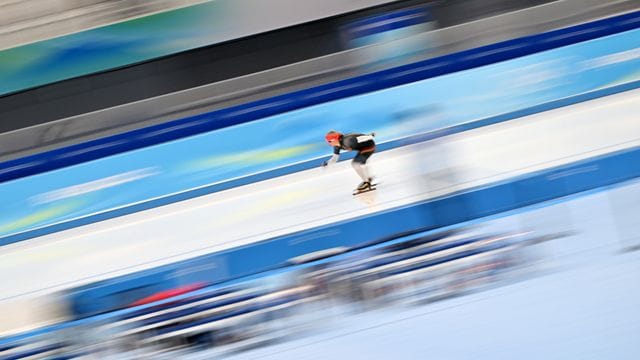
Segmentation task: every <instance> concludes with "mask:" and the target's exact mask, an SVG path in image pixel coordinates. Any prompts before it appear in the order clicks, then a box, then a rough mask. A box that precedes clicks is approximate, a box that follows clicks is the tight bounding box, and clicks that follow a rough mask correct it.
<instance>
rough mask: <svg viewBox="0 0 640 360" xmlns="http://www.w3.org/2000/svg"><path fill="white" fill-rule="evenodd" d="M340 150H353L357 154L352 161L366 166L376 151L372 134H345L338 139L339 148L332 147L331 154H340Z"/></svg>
mask: <svg viewBox="0 0 640 360" xmlns="http://www.w3.org/2000/svg"><path fill="white" fill-rule="evenodd" d="M340 150H354V151H357V152H358V154H357V155H356V157H355V158H354V159H353V161H354V162H357V163H360V164H366V163H367V159H369V157H370V156H371V154H373V152H374V151H375V150H376V143H375V141H374V140H373V135H372V134H359V133H353V134H345V135H343V136H341V137H340V146H334V147H333V153H334V154H336V155H339V154H340Z"/></svg>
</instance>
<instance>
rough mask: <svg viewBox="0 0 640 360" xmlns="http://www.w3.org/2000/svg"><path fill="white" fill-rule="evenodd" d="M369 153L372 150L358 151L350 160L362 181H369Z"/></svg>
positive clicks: (371, 152)
mask: <svg viewBox="0 0 640 360" xmlns="http://www.w3.org/2000/svg"><path fill="white" fill-rule="evenodd" d="M371 154H373V151H370V152H359V153H358V155H356V157H355V158H354V159H353V161H352V162H351V166H352V167H353V169H354V170H355V171H356V173H357V174H358V176H360V178H361V179H362V182H371V175H370V174H369V168H368V167H367V160H368V159H369V157H370V156H371Z"/></svg>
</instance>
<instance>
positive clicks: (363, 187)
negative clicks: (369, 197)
mask: <svg viewBox="0 0 640 360" xmlns="http://www.w3.org/2000/svg"><path fill="white" fill-rule="evenodd" d="M370 187H371V182H369V181H363V182H361V183H360V185H358V188H357V189H356V190H358V191H362V190H366V189H368V188H370Z"/></svg>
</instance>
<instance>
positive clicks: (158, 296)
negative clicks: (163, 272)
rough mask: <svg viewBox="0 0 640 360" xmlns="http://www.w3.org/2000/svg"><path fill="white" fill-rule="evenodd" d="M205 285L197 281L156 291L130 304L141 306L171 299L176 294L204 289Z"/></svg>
mask: <svg viewBox="0 0 640 360" xmlns="http://www.w3.org/2000/svg"><path fill="white" fill-rule="evenodd" d="M205 286H206V284H205V283H196V284H190V285H185V286H180V287H177V288H175V289H170V290H165V291H160V292H158V293H155V294H153V295H149V296H147V297H144V298H142V299H140V300H136V301H135V302H133V303H131V304H130V305H129V306H139V305H146V304H151V303H153V302H156V301H160V300H165V299H170V298H172V297H174V296H178V295H182V294H186V293H189V292H192V291H195V290H198V289H202V288H203V287H205Z"/></svg>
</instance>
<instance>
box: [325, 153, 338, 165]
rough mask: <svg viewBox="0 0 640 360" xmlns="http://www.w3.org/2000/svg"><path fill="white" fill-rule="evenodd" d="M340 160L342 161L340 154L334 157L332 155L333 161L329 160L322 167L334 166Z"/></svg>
mask: <svg viewBox="0 0 640 360" xmlns="http://www.w3.org/2000/svg"><path fill="white" fill-rule="evenodd" d="M338 159H340V155H339V154H333V155H331V159H329V160H327V161H325V162H324V163H322V166H328V165H333V164H335V163H337V162H338Z"/></svg>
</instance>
